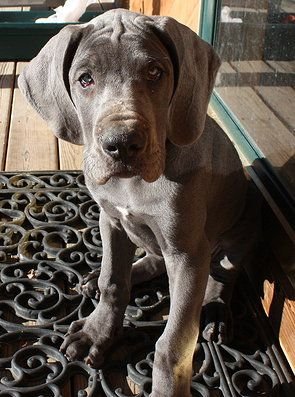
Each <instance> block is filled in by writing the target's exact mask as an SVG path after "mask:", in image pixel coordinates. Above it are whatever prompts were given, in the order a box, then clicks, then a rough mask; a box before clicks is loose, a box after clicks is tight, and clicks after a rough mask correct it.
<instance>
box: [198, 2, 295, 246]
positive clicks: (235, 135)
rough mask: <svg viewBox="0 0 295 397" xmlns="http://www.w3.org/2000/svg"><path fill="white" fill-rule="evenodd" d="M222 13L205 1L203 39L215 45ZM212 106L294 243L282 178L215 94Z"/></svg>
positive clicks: (290, 208)
mask: <svg viewBox="0 0 295 397" xmlns="http://www.w3.org/2000/svg"><path fill="white" fill-rule="evenodd" d="M220 9H221V1H220V0H203V1H202V9H201V23H200V36H201V37H202V38H203V39H204V40H206V41H207V42H209V43H210V44H212V45H214V42H215V37H216V33H217V16H218V14H219V12H220ZM210 105H211V107H212V109H213V111H214V112H215V113H216V114H217V115H218V118H219V119H220V120H221V122H222V123H223V125H224V126H225V127H226V130H227V133H228V135H229V136H230V138H231V139H232V140H233V141H234V142H235V144H236V145H237V147H238V149H239V151H240V152H241V153H242V155H243V156H244V157H245V158H246V160H247V162H248V163H249V164H251V166H249V167H247V171H248V173H249V175H250V176H251V178H252V179H253V181H254V182H255V184H256V185H257V186H258V188H259V189H260V191H261V192H262V194H263V195H264V197H265V198H266V200H267V202H268V203H269V204H270V206H271V208H272V209H273V211H274V212H275V214H276V215H278V218H279V219H280V221H281V223H282V224H283V226H284V228H285V230H286V231H287V233H288V234H289V236H291V237H292V239H294V229H295V216H294V200H293V198H292V196H291V195H290V193H289V192H288V191H287V189H286V188H285V187H284V185H283V184H282V182H281V181H280V180H279V178H278V177H277V176H276V175H275V174H274V172H273V170H272V166H271V165H270V164H269V162H268V160H267V159H266V158H265V157H264V156H263V153H262V152H261V151H260V149H259V147H258V146H257V144H256V143H255V142H254V141H253V139H252V138H251V137H250V135H249V134H248V132H247V130H246V129H245V128H244V127H243V126H242V124H241V123H240V121H239V120H238V118H237V117H236V116H235V114H234V113H233V112H232V111H231V109H230V108H229V107H228V106H227V105H226V104H225V102H224V101H223V99H222V98H221V97H220V96H219V95H218V94H217V92H216V91H214V92H213V94H212V97H211V101H210Z"/></svg>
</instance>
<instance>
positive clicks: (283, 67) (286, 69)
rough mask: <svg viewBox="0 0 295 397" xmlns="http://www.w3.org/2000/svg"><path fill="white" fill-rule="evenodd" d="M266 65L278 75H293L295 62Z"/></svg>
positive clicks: (269, 62) (274, 62)
mask: <svg viewBox="0 0 295 397" xmlns="http://www.w3.org/2000/svg"><path fill="white" fill-rule="evenodd" d="M267 64H268V65H269V66H271V67H272V68H273V70H275V71H276V72H279V73H295V61H267Z"/></svg>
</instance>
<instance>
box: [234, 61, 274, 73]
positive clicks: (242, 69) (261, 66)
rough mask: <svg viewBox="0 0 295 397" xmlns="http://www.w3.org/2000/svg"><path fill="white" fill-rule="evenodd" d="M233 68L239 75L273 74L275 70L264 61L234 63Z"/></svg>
mask: <svg viewBox="0 0 295 397" xmlns="http://www.w3.org/2000/svg"><path fill="white" fill-rule="evenodd" d="M230 64H231V66H232V67H233V68H234V69H235V70H236V71H237V72H239V73H272V74H273V70H272V68H271V67H269V66H268V65H267V64H266V63H265V62H263V61H232V62H231V63H230Z"/></svg>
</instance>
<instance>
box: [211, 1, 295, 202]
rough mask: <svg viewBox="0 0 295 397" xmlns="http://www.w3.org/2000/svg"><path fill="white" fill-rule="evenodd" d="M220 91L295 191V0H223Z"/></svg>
mask: <svg viewBox="0 0 295 397" xmlns="http://www.w3.org/2000/svg"><path fill="white" fill-rule="evenodd" d="M220 4H221V6H220V12H219V19H218V25H217V36H216V41H215V48H216V50H217V52H218V53H219V55H220V57H221V59H222V61H223V62H222V66H221V68H220V73H219V76H218V79H217V88H216V92H217V93H218V95H220V97H221V98H222V99H223V100H224V101H225V103H226V104H227V105H228V106H229V107H230V109H231V110H232V112H233V113H234V114H235V116H237V118H238V119H239V121H240V122H241V124H242V125H243V127H244V128H245V129H246V130H247V132H248V134H249V135H250V137H251V138H250V139H252V140H253V141H254V142H255V143H256V145H257V146H258V147H259V149H260V151H261V152H262V156H263V157H265V158H266V159H267V160H268V161H269V162H270V163H271V165H272V167H273V169H274V170H275V172H276V173H277V174H278V175H279V177H280V179H281V181H282V182H283V183H284V185H285V187H286V188H287V189H288V190H289V192H290V193H291V194H293V195H294V191H295V158H294V154H295V90H294V86H295V73H294V72H295V0H270V1H267V0H222V1H220Z"/></svg>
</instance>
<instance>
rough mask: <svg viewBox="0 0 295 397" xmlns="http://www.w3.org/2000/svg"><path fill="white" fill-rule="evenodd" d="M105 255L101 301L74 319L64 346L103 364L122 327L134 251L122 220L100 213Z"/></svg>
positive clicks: (72, 357)
mask: <svg viewBox="0 0 295 397" xmlns="http://www.w3.org/2000/svg"><path fill="white" fill-rule="evenodd" d="M100 232H101V238H102V244H103V259H102V266H101V273H100V277H99V280H98V288H99V290H100V301H99V303H98V305H97V307H96V308H95V310H94V311H93V312H92V313H91V314H90V315H89V316H88V317H87V318H86V319H82V320H78V321H74V322H73V323H72V324H71V326H70V328H69V332H68V335H67V336H66V338H65V341H64V343H63V344H62V346H61V350H62V351H63V352H64V353H65V354H66V355H67V357H68V358H69V359H70V360H76V359H81V358H84V357H86V356H87V358H86V362H87V363H89V364H91V365H92V366H94V367H98V366H99V365H101V363H102V361H103V354H104V352H105V350H106V349H107V348H108V347H109V346H110V344H111V343H112V341H113V339H114V337H115V336H116V334H117V333H118V331H120V329H121V327H122V323H123V318H124V313H125V309H126V306H127V304H128V302H129V297H130V279H131V266H132V260H133V256H134V252H135V246H134V244H133V243H132V242H131V241H130V240H129V238H128V236H127V234H126V232H125V230H124V229H123V228H122V225H121V223H120V221H119V220H117V219H114V218H110V217H109V216H108V215H107V214H106V213H105V212H104V211H103V210H102V211H101V214H100Z"/></svg>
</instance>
